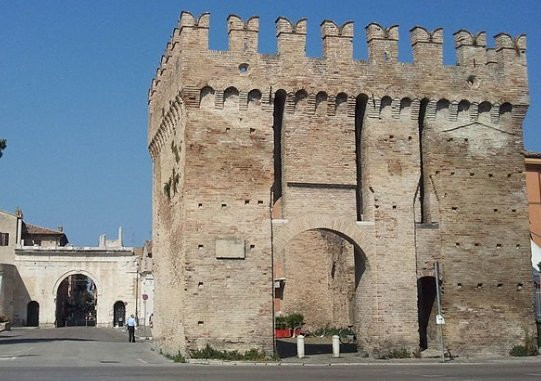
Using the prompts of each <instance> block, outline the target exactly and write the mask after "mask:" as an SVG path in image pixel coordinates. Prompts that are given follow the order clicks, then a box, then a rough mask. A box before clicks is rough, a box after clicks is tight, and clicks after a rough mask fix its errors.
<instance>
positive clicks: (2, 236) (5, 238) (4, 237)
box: [0, 233, 9, 246]
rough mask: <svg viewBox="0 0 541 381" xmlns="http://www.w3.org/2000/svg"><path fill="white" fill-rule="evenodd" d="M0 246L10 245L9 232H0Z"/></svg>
mask: <svg viewBox="0 0 541 381" xmlns="http://www.w3.org/2000/svg"><path fill="white" fill-rule="evenodd" d="M0 246H9V233H0Z"/></svg>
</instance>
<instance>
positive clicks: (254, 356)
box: [190, 344, 266, 361]
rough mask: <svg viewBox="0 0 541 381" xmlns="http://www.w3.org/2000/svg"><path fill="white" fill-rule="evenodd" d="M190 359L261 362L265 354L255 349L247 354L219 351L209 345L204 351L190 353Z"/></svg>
mask: <svg viewBox="0 0 541 381" xmlns="http://www.w3.org/2000/svg"><path fill="white" fill-rule="evenodd" d="M190 356H191V358H194V359H212V360H226V361H261V360H265V359H266V356H265V353H264V352H262V351H259V350H257V349H250V350H249V351H247V352H244V353H240V352H239V351H237V350H235V351H225V350H223V351H219V350H217V349H214V348H212V347H211V346H210V345H209V344H207V346H206V347H205V348H204V349H198V350H192V351H190Z"/></svg>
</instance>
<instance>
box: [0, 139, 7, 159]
mask: <svg viewBox="0 0 541 381" xmlns="http://www.w3.org/2000/svg"><path fill="white" fill-rule="evenodd" d="M6 147H7V142H6V139H0V157H2V152H3V151H4V149H6Z"/></svg>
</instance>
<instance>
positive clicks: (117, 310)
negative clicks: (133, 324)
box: [113, 301, 126, 327]
mask: <svg viewBox="0 0 541 381" xmlns="http://www.w3.org/2000/svg"><path fill="white" fill-rule="evenodd" d="M125 321H126V305H125V304H124V302H121V301H118V302H116V303H115V305H114V306H113V327H123V326H124V322H125Z"/></svg>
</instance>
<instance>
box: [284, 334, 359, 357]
mask: <svg viewBox="0 0 541 381" xmlns="http://www.w3.org/2000/svg"><path fill="white" fill-rule="evenodd" d="M276 350H277V351H278V355H279V356H280V358H282V359H284V358H288V357H296V356H297V340H296V339H278V340H276ZM340 353H357V345H356V344H340ZM304 354H305V355H306V356H310V355H322V354H332V343H331V341H330V339H329V340H325V339H323V340H321V339H320V340H311V339H310V338H306V339H305V342H304Z"/></svg>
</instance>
